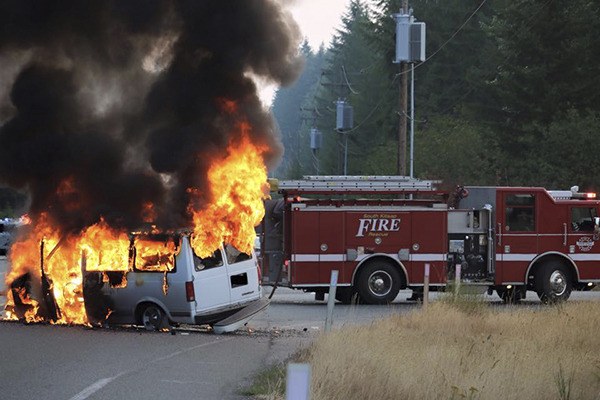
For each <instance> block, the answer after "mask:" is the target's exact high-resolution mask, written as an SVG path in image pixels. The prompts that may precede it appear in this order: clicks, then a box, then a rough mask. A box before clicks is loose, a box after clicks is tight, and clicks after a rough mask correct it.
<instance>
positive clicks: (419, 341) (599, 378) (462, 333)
mask: <svg viewBox="0 0 600 400" xmlns="http://www.w3.org/2000/svg"><path fill="white" fill-rule="evenodd" d="M307 362H309V363H310V364H311V366H312V376H313V381H312V397H311V398H312V399H313V400H320V399H323V400H325V399H327V400H334V399H343V400H350V399H377V400H381V399H460V398H466V399H569V398H571V399H600V303H596V302H582V303H575V302H571V303H568V304H565V305H562V306H560V307H547V308H542V309H533V310H532V309H529V308H524V307H515V308H500V309H496V310H494V309H488V308H487V307H474V308H472V309H469V311H465V310H464V309H462V308H459V307H456V306H455V305H453V304H451V303H448V302H437V303H433V304H431V305H430V307H429V309H428V310H427V312H414V313H412V314H409V315H404V316H397V317H393V318H391V319H388V320H384V321H381V322H378V323H377V324H373V325H372V326H370V327H356V328H344V329H341V330H337V331H333V332H331V333H329V334H326V335H323V336H321V337H320V338H319V339H318V340H317V341H316V342H315V343H314V345H313V346H312V347H311V349H310V350H309V355H308V359H307Z"/></svg>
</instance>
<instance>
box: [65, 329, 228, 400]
mask: <svg viewBox="0 0 600 400" xmlns="http://www.w3.org/2000/svg"><path fill="white" fill-rule="evenodd" d="M230 340H233V338H229V339H217V340H213V341H212V342H208V343H202V344H199V345H197V346H193V347H188V348H187V349H183V350H179V351H176V352H174V353H171V354H169V355H167V356H164V357H159V358H156V359H154V360H152V361H150V362H149V363H148V364H156V363H158V362H161V361H165V360H168V359H170V358H173V357H177V356H178V355H181V354H184V353H187V352H190V351H194V350H196V349H199V348H201V347H206V346H210V345H212V344H215V343H224V342H228V341H230ZM146 367H147V365H144V366H142V367H138V368H134V369H130V370H128V371H124V372H121V373H119V374H117V375H115V376H111V377H110V378H104V379H100V380H99V381H96V382H94V383H92V384H91V385H90V386H88V387H86V388H85V389H83V390H82V391H81V392H79V393H77V394H76V395H75V396H73V397H71V398H70V399H69V400H85V399H87V398H88V397H90V396H91V395H93V394H94V393H96V392H98V391H99V390H101V389H102V388H103V387H104V386H106V385H108V384H109V383H111V382H112V381H114V380H115V379H118V378H120V377H122V376H123V375H128V374H132V373H134V372H137V371H139V370H142V369H144V368H146Z"/></svg>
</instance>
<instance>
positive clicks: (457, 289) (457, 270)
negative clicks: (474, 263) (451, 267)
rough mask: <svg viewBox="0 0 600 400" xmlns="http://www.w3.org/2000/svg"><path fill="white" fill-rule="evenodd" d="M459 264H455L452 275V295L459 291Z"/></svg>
mask: <svg viewBox="0 0 600 400" xmlns="http://www.w3.org/2000/svg"><path fill="white" fill-rule="evenodd" d="M460 267H461V265H460V264H456V267H455V276H454V295H456V296H458V293H459V292H460Z"/></svg>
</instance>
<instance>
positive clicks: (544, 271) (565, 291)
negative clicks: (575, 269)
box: [535, 263, 573, 304]
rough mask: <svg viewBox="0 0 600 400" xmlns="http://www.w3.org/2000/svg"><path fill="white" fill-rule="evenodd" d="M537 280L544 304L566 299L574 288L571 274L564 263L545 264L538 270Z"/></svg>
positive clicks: (539, 295)
mask: <svg viewBox="0 0 600 400" xmlns="http://www.w3.org/2000/svg"><path fill="white" fill-rule="evenodd" d="M535 280H536V283H537V287H536V289H537V294H538V297H539V298H540V300H541V301H542V303H544V304H552V303H560V302H563V301H566V300H567V299H568V298H569V296H570V295H571V290H573V282H572V281H571V274H570V273H569V271H568V270H567V268H565V266H564V265H562V264H557V263H549V264H546V265H544V266H543V267H542V268H541V269H540V270H539V271H538V272H537V274H536V277H535Z"/></svg>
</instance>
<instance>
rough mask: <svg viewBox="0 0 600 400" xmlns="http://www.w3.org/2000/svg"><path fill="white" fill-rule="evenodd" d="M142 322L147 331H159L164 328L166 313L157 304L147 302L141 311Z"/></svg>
mask: <svg viewBox="0 0 600 400" xmlns="http://www.w3.org/2000/svg"><path fill="white" fill-rule="evenodd" d="M140 315H141V321H140V322H141V323H142V325H144V328H146V330H147V331H157V330H159V329H161V328H163V323H164V320H165V314H164V312H163V310H162V309H161V308H160V307H159V306H157V305H155V304H147V305H146V306H144V308H143V310H142V312H141V314H140Z"/></svg>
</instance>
